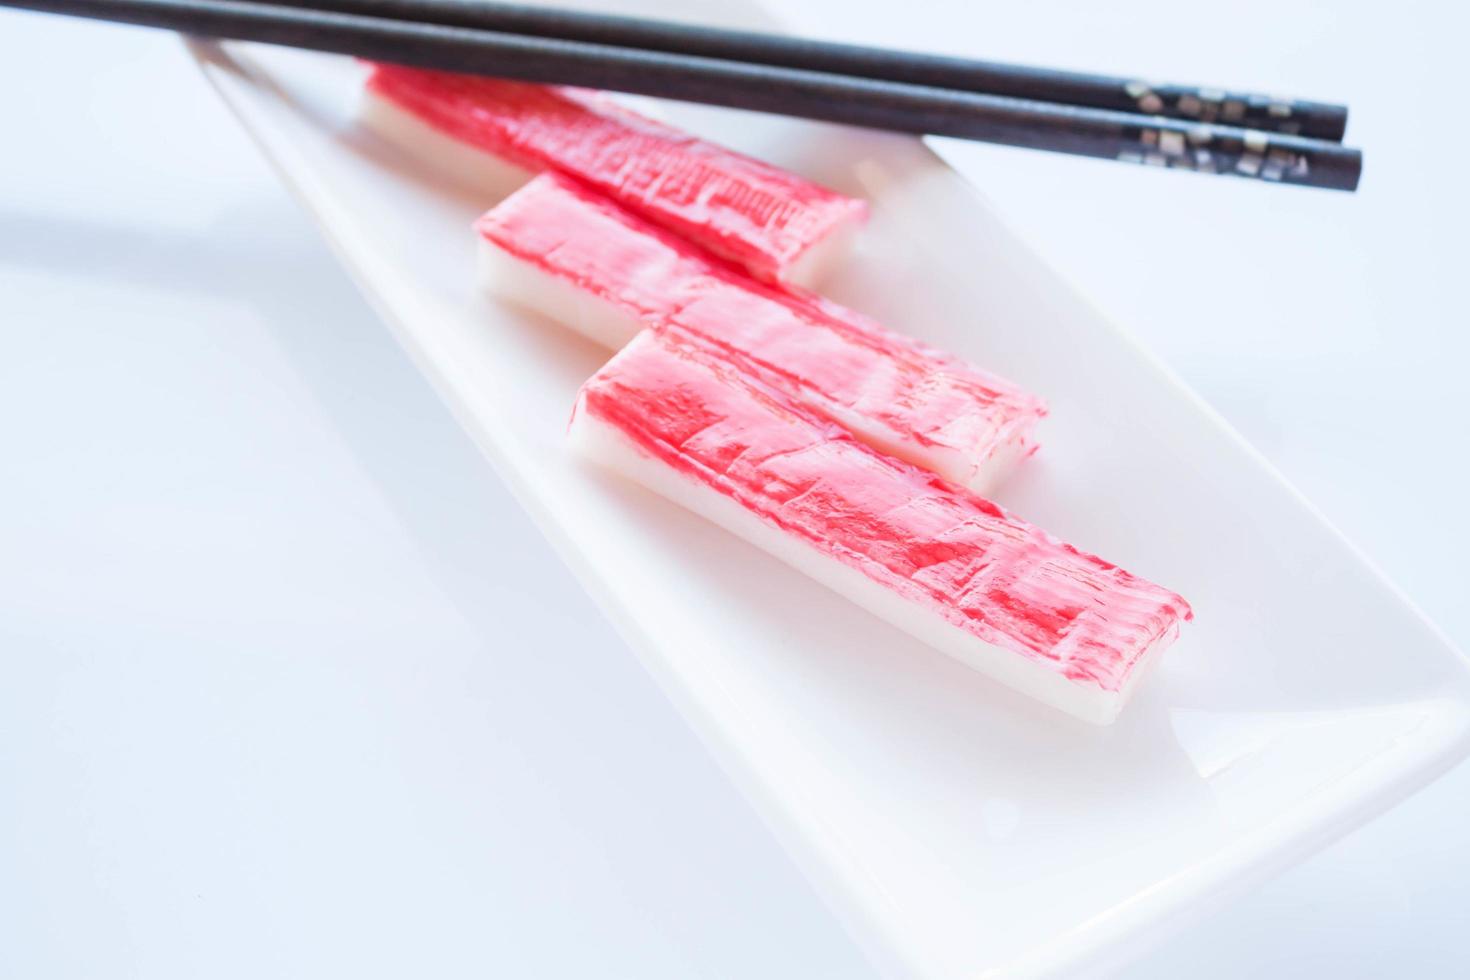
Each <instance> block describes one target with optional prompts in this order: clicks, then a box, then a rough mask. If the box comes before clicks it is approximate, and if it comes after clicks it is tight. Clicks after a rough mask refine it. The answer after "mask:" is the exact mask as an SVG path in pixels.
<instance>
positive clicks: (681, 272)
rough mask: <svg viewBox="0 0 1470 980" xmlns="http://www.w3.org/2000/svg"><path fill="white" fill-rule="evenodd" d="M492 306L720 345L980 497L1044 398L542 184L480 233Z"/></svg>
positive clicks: (593, 196)
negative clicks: (656, 330) (680, 332)
mask: <svg viewBox="0 0 1470 980" xmlns="http://www.w3.org/2000/svg"><path fill="white" fill-rule="evenodd" d="M476 229H477V231H478V232H479V236H480V264H481V275H482V278H483V281H484V282H485V284H486V285H487V287H488V288H489V289H490V290H491V291H493V292H494V293H495V294H496V295H498V296H500V297H501V298H503V299H507V300H509V301H511V302H514V303H516V304H518V305H521V306H525V307H528V308H530V309H533V310H535V311H537V312H539V313H542V314H544V315H546V316H548V317H551V318H552V319H555V320H558V321H560V322H562V323H564V324H566V325H568V326H570V327H572V328H573V329H575V330H578V331H580V332H581V333H583V334H585V335H586V336H588V337H590V338H591V339H592V340H594V341H596V342H598V343H600V344H603V345H605V346H607V347H610V348H613V349H617V348H620V347H622V346H624V345H625V344H627V343H628V342H629V341H631V340H632V339H633V337H634V336H635V335H636V334H637V333H638V331H639V330H641V329H643V328H644V327H645V326H647V325H649V324H656V323H676V324H678V325H679V326H680V327H682V328H684V329H685V330H688V331H690V332H693V333H697V334H699V335H701V336H703V337H705V338H707V339H708V340H710V341H711V342H713V343H716V344H718V345H721V346H722V347H723V348H724V349H725V350H726V352H727V354H728V356H730V357H732V358H740V359H743V360H744V361H746V362H747V364H748V366H749V367H750V368H751V369H752V370H756V371H759V372H761V373H763V374H764V375H765V376H766V377H767V380H768V382H769V383H770V384H772V385H774V386H777V387H779V388H781V389H783V390H784V391H786V392H787V393H788V394H790V396H791V397H792V398H794V399H796V400H797V401H800V402H802V403H803V404H805V405H807V406H808V407H809V408H811V409H813V410H814V411H816V412H819V413H821V414H823V415H825V416H827V417H828V418H830V419H832V420H833V421H836V422H839V423H841V424H842V425H844V426H846V427H847V428H848V429H850V430H851V431H852V432H853V433H854V434H855V435H856V436H857V437H858V438H859V439H861V440H863V441H864V442H867V443H868V444H870V445H872V446H875V447H876V448H878V449H881V450H882V451H884V452H886V453H889V454H891V455H894V456H898V457H899V458H901V459H905V460H908V461H909V462H911V463H914V464H915V465H917V466H922V467H924V468H925V469H929V470H932V471H933V472H935V473H938V474H940V475H941V476H943V477H945V478H946V479H948V480H953V481H954V482H956V483H960V484H963V485H965V486H967V487H970V488H971V489H974V490H977V491H981V492H983V491H984V490H986V489H988V488H989V487H991V486H993V485H994V484H995V483H996V482H997V481H998V480H999V479H1000V478H1001V477H1003V476H1004V475H1005V474H1006V473H1007V472H1008V471H1009V470H1010V469H1011V467H1012V466H1013V465H1014V464H1015V462H1016V461H1017V460H1019V459H1020V458H1022V457H1024V456H1025V455H1027V454H1028V453H1029V452H1030V451H1031V450H1032V449H1033V448H1034V443H1033V441H1032V439H1033V434H1034V430H1035V428H1036V424H1037V423H1038V422H1039V421H1040V420H1041V419H1042V418H1043V417H1044V416H1045V414H1046V406H1045V403H1044V402H1042V400H1041V399H1039V398H1037V397H1036V396H1034V395H1032V394H1030V393H1029V392H1027V391H1025V390H1024V389H1022V388H1019V387H1017V386H1016V385H1014V384H1011V383H1010V382H1008V381H1005V380H1004V379H1002V378H998V377H996V376H995V375H993V374H990V373H988V372H986V371H982V370H980V369H979V368H976V367H974V366H973V365H970V364H967V363H965V362H964V361H961V360H960V359H958V358H956V357H953V356H951V355H948V354H945V353H943V352H941V351H938V350H935V349H933V348H930V347H927V346H925V345H923V344H920V343H919V342H917V341H915V340H913V339H912V338H909V337H905V336H903V335H901V334H897V333H894V332H893V331H890V330H887V329H884V328H883V327H882V326H880V325H878V324H877V323H875V322H874V321H873V320H871V319H869V318H868V317H865V316H863V315H862V314H860V313H856V312H854V311H852V310H848V309H844V308H843V307H841V306H839V305H838V304H836V303H833V302H830V301H828V300H825V299H822V298H820V297H818V296H816V295H814V294H811V293H806V292H804V291H800V290H794V289H781V288H777V287H773V286H769V285H766V284H764V283H760V282H756V281H755V280H753V279H751V278H750V277H749V276H747V275H745V274H744V273H742V272H741V271H739V270H738V269H735V268H733V267H731V266H729V265H727V264H726V263H724V262H721V261H720V260H718V259H714V258H712V257H711V256H709V255H708V254H706V253H704V252H702V251H700V250H699V249H696V248H693V247H692V246H690V245H689V244H688V243H686V242H684V241H682V240H681V239H679V238H678V237H677V236H675V235H672V234H669V233H668V232H665V231H663V230H661V229H659V228H656V227H654V226H653V225H651V224H649V223H648V222H646V221H644V220H642V219H641V218H639V217H637V216H636V215H633V214H630V213H629V212H628V211H626V210H625V209H623V208H621V207H619V206H618V205H616V204H614V203H613V202H612V201H609V200H608V199H606V198H605V197H603V196H602V195H600V194H598V193H596V192H594V191H591V190H589V189H588V188H586V187H583V186H581V185H579V184H577V183H576V182H574V181H572V180H570V179H568V178H566V177H563V176H559V175H554V174H545V175H542V176H540V177H538V178H536V179H535V180H534V181H532V182H531V183H529V184H527V185H526V186H525V187H523V188H521V189H520V190H519V191H517V192H516V193H515V194H513V195H512V196H511V197H509V198H508V199H506V200H505V201H504V202H502V203H501V204H500V205H499V206H497V207H495V208H494V209H492V210H491V211H489V212H488V213H487V214H485V215H484V216H483V217H482V218H480V220H479V221H478V222H477V223H476Z"/></svg>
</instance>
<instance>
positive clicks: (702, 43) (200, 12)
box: [0, 0, 1362, 190]
mask: <svg viewBox="0 0 1470 980" xmlns="http://www.w3.org/2000/svg"><path fill="white" fill-rule="evenodd" d="M0 6H9V7H18V8H24V9H30V10H39V11H46V12H51V13H59V14H68V15H72V16H79V17H89V18H94V19H100V20H111V21H118V22H123V23H130V24H138V25H143V26H148V27H160V28H167V29H171V30H177V31H182V32H186V33H191V34H202V35H210V36H217V37H225V38H234V39H239V40H249V41H262V42H266V43H271V44H280V45H286V46H290V47H299V48H309V49H312V50H318V51H331V52H336V53H339V54H349V55H355V56H358V57H362V58H368V59H372V60H376V61H392V62H397V63H399V64H406V65H412V66H416V67H421V68H431V69H438V70H442V71H453V72H465V73H469V74H482V75H493V76H497V77H502V78H512V79H518V80H521V81H528V82H542V83H555V84H567V85H580V86H585V87H588V88H601V89H610V90H613V91H619V92H629V93H635V94H639V95H649V96H657V97H663V98H672V99H681V100H684V101H689V102H699V103H705V104H709V105H719V106H728V107H732V108H737V109H751V110H757V111H762V112H771V113H778V114H782V115H789V116H799V117H802V118H808V119H820V120H825V121H828V122H837V123H846V124H849V125H855V126H864V127H870V128H876V129H886V130H894V131H898V132H906V133H920V134H930V135H937V136H954V137H960V138H963V139H973V140H980V141H984V142H991V143H1002V144H1007V145H1011V146H1021V147H1027V148H1030V149H1039V150H1050V151H1053V152H1061V153H1070V154H1075V155H1080V156H1091V157H1103V158H1109V159H1117V160H1124V161H1128V162H1135V163H1145V164H1154V165H1158V166H1164V167H1171V168H1182V169H1191V170H1197V171H1201V172H1206V173H1216V174H1227V175H1232V176H1240V177H1249V178H1258V179H1264V180H1269V181H1275V182H1279V183H1284V184H1297V185H1303V186H1313V187H1325V188H1331V189H1336V190H1354V189H1356V187H1357V184H1358V178H1359V176H1360V174H1361V170H1362V154H1361V152H1360V151H1358V150H1356V149H1353V148H1350V147H1346V146H1343V145H1342V144H1341V143H1339V142H1337V141H1336V140H1337V139H1338V138H1340V137H1341V135H1342V132H1343V129H1344V127H1345V124H1346V116H1347V111H1346V109H1345V108H1343V107H1341V106H1333V105H1327V104H1322V103H1311V102H1298V101H1295V100H1282V99H1273V98H1267V97H1262V96H1252V95H1242V94H1236V93H1225V92H1215V91H1211V90H1208V89H1198V88H1187V87H1182V86H1159V85H1145V84H1143V83H1140V82H1133V81H1130V80H1126V79H1116V78H1106V77H1102V76H1090V75H1080V74H1075V73H1067V72H1056V71H1049V70H1045V69H1028V68H1018V67H1014V66H1006V65H995V64H991V63H986V62H973V61H967V60H964V59H957V58H942V57H936V56H930V55H918V54H907V53H903V52H896V51H886V50H881V49H873V48H861V47H855V46H851V45H838V44H829V43H823V42H814V41H803V40H798V39H789V38H781V37H777V36H773V35H762V34H751V33H747V32H734V31H722V30H716V29H712V28H703V27H691V26H685V25H678V24H668V23H661V22H657V21H644V20H637V19H632V18H622V17H612V16H608V15H602V14H586V13H574V12H570V11H552V10H546V9H540V8H531V7H520V6H513V5H502V4H495V3H474V4H469V3H464V2H455V0H0Z"/></svg>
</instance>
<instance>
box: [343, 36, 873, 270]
mask: <svg viewBox="0 0 1470 980" xmlns="http://www.w3.org/2000/svg"><path fill="white" fill-rule="evenodd" d="M365 98H366V102H365V103H364V106H363V119H364V121H365V122H366V123H367V124H368V125H369V126H371V127H373V128H374V129H376V130H378V131H379V132H380V133H382V134H383V135H384V136H386V137H388V138H389V139H391V140H393V141H394V142H397V143H400V144H402V145H404V146H405V147H407V148H408V149H409V150H410V151H411V152H413V153H415V154H416V155H419V156H422V157H426V158H429V159H433V160H438V161H440V162H441V164H442V165H443V167H444V168H445V169H446V171H447V172H449V173H450V174H451V175H452V176H453V177H454V178H455V179H457V180H459V181H460V182H461V183H466V184H468V186H472V187H475V188H478V189H480V190H482V191H483V192H484V193H485V194H486V196H487V197H489V198H492V199H496V200H498V199H499V198H501V197H503V196H504V195H505V194H506V193H509V191H511V190H513V189H514V188H515V187H516V186H518V184H519V182H522V181H523V180H524V179H525V175H527V174H529V173H532V172H541V171H547V170H550V171H556V172H559V173H564V174H567V175H568V176H571V177H573V178H575V179H576V180H578V181H581V182H582V183H583V184H586V185H587V186H589V187H592V188H595V189H596V190H598V191H599V192H601V193H603V194H606V195H607V196H608V197H610V198H612V199H613V200H616V201H617V202H618V203H619V204H621V205H622V206H623V207H626V208H628V209H629V210H631V211H634V212H636V213H638V214H640V215H642V216H643V217H644V218H646V219H647V220H649V221H651V222H653V223H654V224H657V225H659V226H661V227H663V228H667V229H669V230H670V231H673V232H675V233H676V234H678V235H681V236H682V237H684V238H686V239H688V240H689V241H691V242H693V243H694V244H696V245H698V246H700V247H701V248H705V249H708V250H709V251H710V252H712V253H714V254H716V255H719V256H721V257H723V258H725V259H727V260H729V261H731V262H734V263H736V264H738V265H740V266H743V267H744V268H745V269H747V270H748V271H749V272H750V273H751V274H752V275H755V276H757V277H759V278H761V279H765V280H767V281H771V282H782V283H798V284H803V285H811V284H813V283H815V282H817V281H819V280H820V279H821V277H822V276H823V275H824V274H825V273H826V272H827V270H828V269H829V268H830V267H831V265H832V264H833V263H834V262H836V261H839V260H840V259H841V258H842V253H843V252H844V251H845V250H846V248H847V246H848V244H849V243H850V241H851V239H852V237H853V235H854V233H855V231H856V229H857V228H858V227H859V226H861V224H862V223H863V221H864V219H865V218H866V216H867V206H866V205H865V204H864V203H863V202H862V201H860V200H858V199H856V198H851V197H847V196H845V195H842V194H839V193H837V192H836V191H833V190H831V189H829V188H826V187H823V186H822V185H820V184H817V183H814V182H813V181H810V180H806V179H805V178H802V177H798V176H796V175H795V174H792V173H789V172H787V171H785V170H782V169H780V168H779V167H775V166H772V165H771V164H768V163H763V162H762V161H760V160H756V159H753V158H751V157H747V156H744V155H743V154H739V153H736V152H734V151H733V150H728V149H725V148H724V147H721V146H717V145H715V144H713V143H709V142H706V141H704V140H701V139H697V138H695V137H693V136H690V135H689V134H687V133H684V132H681V131H680V130H677V129H675V128H673V127H672V126H667V125H664V124H663V123H660V122H656V121H654V120H652V119H649V118H647V117H645V116H641V115H639V114H637V113H635V112H633V111H631V110H629V109H626V108H624V107H622V106H620V105H618V104H617V103H615V102H614V101H612V100H611V99H610V98H607V97H606V96H603V95H601V94H599V93H596V92H590V91H587V90H584V89H573V88H563V87H557V86H546V85H533V84H529V83H526V82H513V81H507V80H504V79H496V78H483V77H478V76H471V75H456V74H451V73H448V72H435V71H426V70H423V69H418V68H407V67H403V66H400V65H388V64H376V65H374V66H373V70H372V74H371V76H370V77H369V79H368V82H367V91H366V95H365ZM477 174H478V175H480V177H481V179H476V177H477Z"/></svg>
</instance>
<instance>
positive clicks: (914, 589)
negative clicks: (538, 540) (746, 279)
mask: <svg viewBox="0 0 1470 980" xmlns="http://www.w3.org/2000/svg"><path fill="white" fill-rule="evenodd" d="M569 432H570V438H571V441H572V444H573V446H574V447H575V448H576V449H577V451H579V452H580V453H582V454H583V455H585V456H586V457H588V458H590V459H592V460H595V461H596V462H598V463H601V464H603V465H605V466H608V467H611V468H612V469H613V470H616V471H617V472H619V473H621V474H623V475H624V476H627V477H630V478H632V479H633V480H635V481H637V482H639V483H642V484H644V485H645V486H647V487H649V488H650V489H652V490H654V491H656V492H658V493H660V494H662V495H664V496H665V497H668V498H669V499H670V500H673V501H675V502H676V503H679V504H682V505H683V506H685V507H688V508H689V509H690V510H693V511H694V512H695V513H698V514H700V515H702V516H704V517H706V518H708V519H710V520H712V521H714V522H715V523H717V524H720V525H722V526H724V527H725V528H727V529H728V530H730V531H732V532H734V533H735V534H737V535H739V536H740V537H743V538H745V539H747V540H748V541H751V542H752V543H754V544H756V545H757V546H759V547H761V548H763V549H765V550H766V551H769V552H771V553H772V554H773V555H776V556H777V557H779V558H781V559H782V560H784V561H786V562H788V563H789V564H791V565H792V566H793V567H795V568H797V569H799V570H800V571H802V572H804V573H806V574H807V575H810V576H811V577H812V578H814V579H816V580H817V581H819V582H821V583H823V584H824V585H826V586H828V587H829V588H832V589H833V590H835V591H837V592H838V593H840V594H842V595H844V596H846V597H847V598H849V599H851V600H852V601H854V602H856V603H858V604H859V605H860V606H863V607H865V608H867V609H869V610H870V611H872V612H873V613H875V614H876V615H878V616H880V617H882V618H883V619H886V620H888V621H889V622H891V623H893V624H894V625H895V626H898V627H899V628H901V629H903V630H906V631H907V632H909V633H911V634H912V635H914V636H916V637H918V638H919V639H920V640H923V641H924V642H926V643H928V644H929V645H931V646H933V647H936V648H937V649H939V650H942V651H944V652H945V653H948V654H950V655H951V656H953V657H956V658H957V659H959V660H961V661H963V662H964V663H966V664H969V665H970V666H971V667H974V668H976V669H978V670H981V671H983V672H984V673H986V674H989V675H990V676H991V677H993V678H995V679H996V680H998V681H1000V682H1002V683H1004V684H1007V685H1009V686H1011V687H1013V688H1015V689H1016V690H1018V691H1022V692H1024V693H1026V694H1029V695H1031V696H1032V697H1035V698H1037V699H1039V700H1041V701H1044V702H1046V703H1047V704H1050V705H1052V706H1053V707H1056V708H1059V709H1061V710H1062V711H1066V712H1068V713H1070V714H1072V715H1075V716H1077V717H1078V718H1082V719H1084V720H1086V721H1090V722H1095V723H1099V724H1107V723H1109V722H1111V721H1112V720H1113V719H1114V718H1115V717H1116V715H1117V713H1118V710H1119V708H1120V707H1121V706H1122V705H1123V703H1124V701H1126V700H1127V698H1128V695H1129V694H1130V692H1131V691H1132V690H1133V688H1134V686H1135V685H1136V683H1137V682H1138V679H1139V677H1141V676H1142V675H1143V674H1144V672H1145V671H1146V670H1147V668H1148V667H1149V665H1150V664H1151V663H1152V662H1153V661H1154V660H1156V659H1157V656H1158V654H1159V652H1160V651H1161V650H1162V649H1163V648H1164V647H1166V646H1168V645H1169V644H1170V643H1171V642H1173V640H1174V639H1175V637H1176V636H1177V635H1178V632H1179V626H1180V624H1181V622H1183V621H1184V620H1187V619H1189V618H1190V616H1191V613H1190V609H1189V605H1188V604H1187V603H1186V602H1185V601H1184V600H1183V599H1181V598H1180V597H1179V596H1177V595H1175V594H1174V593H1172V592H1169V591H1167V590H1165V589H1162V588H1159V587H1158V586H1156V585H1153V584H1151V583H1149V582H1146V581H1144V580H1143V579H1140V578H1137V577H1135V576H1133V575H1130V574H1129V573H1128V572H1125V571H1123V570H1122V569H1120V568H1118V567H1117V566H1115V565H1111V564H1109V563H1108V562H1105V561H1103V560H1102V559H1100V558H1096V557H1093V556H1092V555H1089V554H1085V553H1083V552H1080V551H1078V550H1077V549H1075V548H1073V547H1071V546H1070V545H1066V544H1063V543H1062V542H1060V541H1058V540H1057V539H1056V538H1053V537H1052V536H1051V535H1049V534H1047V533H1046V532H1044V531H1042V530H1040V529H1038V528H1036V527H1033V526H1031V525H1030V524H1027V523H1026V522H1025V521H1022V520H1020V519H1019V518H1017V517H1014V516H1012V515H1010V514H1007V513H1006V512H1004V511H1003V510H1001V509H1000V508H999V507H997V506H995V505H994V504H992V503H989V502H988V501H986V500H984V499H983V498H981V497H978V496H976V495H975V494H972V493H969V492H968V491H965V490H963V489H962V488H959V487H956V486H954V485H953V484H950V483H947V482H945V481H944V480H941V479H938V478H936V477H934V476H932V475H931V474H929V473H926V472H924V471H922V470H919V469H917V468H915V467H913V466H910V465H908V464H907V463H903V462H901V461H899V460H895V459H892V458H889V457H887V456H884V455H881V454H879V453H877V452H874V451H873V450H872V449H870V448H868V447H866V446H864V445H862V444H861V443H859V442H857V441H855V440H854V439H853V438H852V437H851V436H850V435H848V434H847V433H846V432H845V431H844V430H842V429H841V428H839V427H838V426H836V425H834V424H832V423H830V422H828V421H826V420H823V419H821V418H819V417H818V416H816V415H813V414H812V413H810V412H808V411H807V410H806V409H804V408H802V407H801V406H799V405H797V404H796V403H795V402H793V401H791V400H790V399H788V398H786V397H785V396H784V395H783V394H782V393H781V392H779V391H777V390H776V389H774V388H771V387H768V386H767V385H765V384H764V383H763V382H761V381H760V379H759V378H757V377H755V376H752V375H751V374H749V373H748V372H746V371H745V370H743V369H742V368H741V367H740V366H738V365H736V364H733V363H732V362H730V361H728V360H727V359H725V358H724V356H723V354H722V352H721V351H719V350H718V349H716V348H714V347H713V346H711V345H710V344H708V343H707V342H706V341H704V340H703V339H701V338H699V337H697V336H695V335H693V334H690V333H688V332H687V331H684V330H681V329H679V328H678V327H660V328H654V329H650V330H646V331H644V332H643V333H641V334H639V336H638V337H637V338H635V339H634V340H633V342H632V343H631V344H629V345H628V346H627V347H626V348H624V349H623V351H622V352H621V353H619V354H618V355H617V356H615V357H614V358H613V359H612V360H611V361H609V362H608V364H607V365H606V366H605V367H604V368H603V369H602V370H601V371H599V372H598V373H597V374H596V375H594V376H593V377H592V378H591V379H590V380H589V381H588V382H587V383H586V384H585V385H584V386H583V387H582V390H581V393H580V395H579V396H578V400H577V406H576V409H575V411H574V413H573V416H572V421H571V426H570V430H569Z"/></svg>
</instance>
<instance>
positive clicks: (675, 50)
mask: <svg viewBox="0 0 1470 980" xmlns="http://www.w3.org/2000/svg"><path fill="white" fill-rule="evenodd" d="M259 2H263V3H269V4H276V5H281V6H287V7H312V8H315V9H317V10H330V11H333V12H335V13H343V14H360V15H364V16H369V17H386V18H390V19H392V20H404V21H413V22H416V23H421V24H444V25H447V26H451V27H470V28H475V29H478V30H487V31H501V32H504V33H507V34H523V35H530V36H533V37H545V38H558V39H561V40H564V41H583V42H586V43H589V44H605V45H608V46H611V47H619V48H640V49H643V50H646V51H664V52H668V53H671V54H685V55H696V56H698V57H703V58H719V59H722V60H725V61H739V62H745V63H747V64H756V65H772V66H775V67H779V68H799V69H803V70H806V71H821V72H827V73H828V74H833V75H851V76H853V77H855V78H872V79H878V80H882V81H890V82H905V83H908V84H911V85H924V86H928V87H931V88H948V89H955V90H958V91H962V92H981V93H986V94H989V95H1004V96H1010V97H1011V98H1017V99H1030V100H1032V101H1036V102H1055V103H1058V104H1061V105H1075V106H1084V107H1089V108H1093V109H1111V110H1114V111H1116V112H1131V113H1137V114H1142V115H1149V116H1165V117H1168V118H1171V119H1184V120H1189V121H1192V122H1218V123H1221V124H1223V125H1229V126H1238V127H1241V128H1243V129H1260V130H1265V131H1267V132H1277V133H1289V134H1292V135H1296V136H1307V137H1311V138H1314V139H1325V140H1332V141H1333V142H1342V138H1343V134H1344V133H1345V132H1346V129H1347V115H1348V110H1347V106H1343V105H1334V104H1331V103H1325V102H1311V101H1306V100H1302V99H1291V98H1283V97H1281V96H1270V95H1260V94H1254V93H1244V92H1231V91H1226V90H1224V89H1221V88H1219V87H1216V86H1203V85H1176V84H1161V83H1156V82H1146V81H1143V80H1141V79H1136V78H1120V77H1115V76H1108V75H1093V74H1084V73H1081V72H1068V71H1057V70H1055V69H1050V68H1030V67H1025V66H1022V65H1009V64H1001V63H998V62H991V61H976V60H972V59H967V58H956V57H948V56H944V55H934V54H921V53H918V52H913V51H897V50H892V49H887V48H873V47H864V46H859V45H853V44H838V43H835V42H831V41H817V40H812V39H808V38H799V37H786V36H782V35H779V34H763V33H757V32H754V31H736V30H729V29H725V28H718V27H705V26H697V25H693V24H680V23H675V22H671V21H659V20H647V19H643V18H638V17H625V16H620V15H616V14H604V13H591V12H587V11H580V10H561V9H556V8H550V7H530V6H524V5H521V4H510V3H495V2H492V0H474V2H468V3H467V2H464V0H259Z"/></svg>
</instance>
